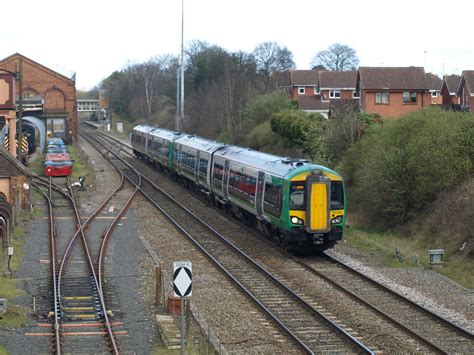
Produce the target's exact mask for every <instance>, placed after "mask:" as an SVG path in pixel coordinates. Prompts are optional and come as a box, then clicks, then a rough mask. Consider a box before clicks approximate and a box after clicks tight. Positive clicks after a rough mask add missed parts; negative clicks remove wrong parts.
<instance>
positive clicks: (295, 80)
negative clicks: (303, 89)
mask: <svg viewBox="0 0 474 355" xmlns="http://www.w3.org/2000/svg"><path fill="white" fill-rule="evenodd" d="M318 80H319V76H318V71H317V70H292V71H291V85H294V86H298V85H314V86H316V85H318Z"/></svg>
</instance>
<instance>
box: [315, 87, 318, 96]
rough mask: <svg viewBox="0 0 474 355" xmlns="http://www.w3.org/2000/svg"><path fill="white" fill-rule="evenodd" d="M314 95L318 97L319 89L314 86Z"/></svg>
mask: <svg viewBox="0 0 474 355" xmlns="http://www.w3.org/2000/svg"><path fill="white" fill-rule="evenodd" d="M314 94H315V95H319V87H318V86H314Z"/></svg>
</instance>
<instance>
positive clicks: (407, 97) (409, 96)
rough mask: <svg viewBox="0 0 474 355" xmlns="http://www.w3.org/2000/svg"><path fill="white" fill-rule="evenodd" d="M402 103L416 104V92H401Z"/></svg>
mask: <svg viewBox="0 0 474 355" xmlns="http://www.w3.org/2000/svg"><path fill="white" fill-rule="evenodd" d="M403 103H404V104H406V105H409V104H416V92H411V91H404V92H403Z"/></svg>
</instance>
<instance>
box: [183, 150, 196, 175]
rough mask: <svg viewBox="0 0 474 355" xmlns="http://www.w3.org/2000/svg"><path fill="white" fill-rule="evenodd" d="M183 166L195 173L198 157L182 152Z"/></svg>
mask: <svg viewBox="0 0 474 355" xmlns="http://www.w3.org/2000/svg"><path fill="white" fill-rule="evenodd" d="M181 164H182V165H183V167H184V168H187V169H188V170H191V171H194V167H195V166H196V157H195V156H194V155H193V154H191V153H189V152H181Z"/></svg>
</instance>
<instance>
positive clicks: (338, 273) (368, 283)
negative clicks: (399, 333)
mask: <svg viewBox="0 0 474 355" xmlns="http://www.w3.org/2000/svg"><path fill="white" fill-rule="evenodd" d="M297 262H298V263H299V264H300V265H301V266H303V267H304V268H305V269H306V270H308V271H309V272H311V273H314V274H316V275H318V276H319V277H322V278H324V279H325V280H326V281H328V282H330V283H331V284H332V285H334V286H335V287H337V288H338V289H340V290H341V291H343V292H344V293H346V294H348V295H350V296H351V297H352V298H353V299H355V300H356V301H357V302H359V303H362V304H365V305H367V306H368V307H370V308H371V309H373V310H374V311H375V312H377V313H378V314H380V315H381V316H382V317H383V318H385V319H387V320H388V321H390V322H391V323H393V324H395V325H396V326H397V327H399V328H400V329H402V330H404V331H406V332H408V333H410V334H412V335H413V336H414V337H416V338H417V339H419V340H420V341H421V342H423V343H425V344H426V345H427V346H429V347H430V348H431V349H432V350H433V351H437V352H440V353H446V354H447V353H458V354H462V353H469V352H472V350H473V349H474V335H473V334H472V333H471V332H469V331H468V330H466V329H464V328H461V327H459V326H457V325H456V324H454V323H452V322H450V321H449V320H447V319H444V318H443V317H441V316H439V315H437V314H436V313H433V312H431V311H430V310H428V309H426V308H425V307H423V306H421V305H419V304H416V303H414V302H413V301H411V300H409V299H408V298H406V297H404V296H402V295H400V294H398V293H396V292H395V291H393V290H391V289H389V288H388V287H386V286H384V285H382V284H380V283H379V282H376V281H375V280H372V279H371V278H369V277H367V276H365V275H364V274H362V273H360V272H358V271H357V270H355V269H353V268H351V267H349V266H347V265H345V264H344V263H342V262H340V261H338V260H336V259H334V258H332V257H330V256H329V255H326V257H325V258H318V259H314V258H310V259H300V260H298V261H297Z"/></svg>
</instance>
